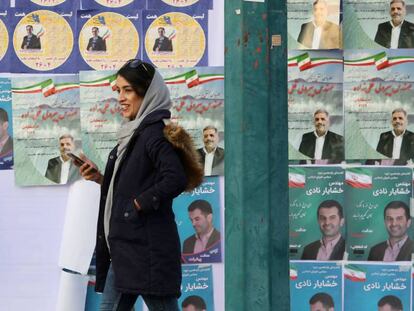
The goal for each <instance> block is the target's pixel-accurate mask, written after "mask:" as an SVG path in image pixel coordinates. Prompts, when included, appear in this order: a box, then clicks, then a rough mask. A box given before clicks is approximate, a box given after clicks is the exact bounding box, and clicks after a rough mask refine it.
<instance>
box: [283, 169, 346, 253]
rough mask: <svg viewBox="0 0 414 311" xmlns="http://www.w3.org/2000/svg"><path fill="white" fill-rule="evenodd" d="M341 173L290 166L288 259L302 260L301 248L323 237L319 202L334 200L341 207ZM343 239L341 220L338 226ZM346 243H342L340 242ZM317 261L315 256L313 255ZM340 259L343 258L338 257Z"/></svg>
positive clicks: (308, 247)
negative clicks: (319, 217) (319, 216)
mask: <svg viewBox="0 0 414 311" xmlns="http://www.w3.org/2000/svg"><path fill="white" fill-rule="evenodd" d="M344 198H345V195H344V170H343V169H342V168H341V167H328V166H325V167H323V166H308V167H305V166H290V167H289V253H290V258H291V259H301V258H302V257H303V256H304V255H306V257H308V258H307V259H310V258H309V256H310V255H307V254H304V249H305V248H306V250H307V251H308V252H309V250H310V248H312V245H313V244H315V242H317V243H318V241H320V240H321V238H322V232H321V229H320V225H319V222H318V207H319V205H320V204H321V203H322V202H325V201H327V200H335V201H336V202H337V203H339V204H340V205H341V207H342V208H343V213H344V212H345V205H344ZM339 229H340V232H341V235H342V238H343V239H345V225H344V221H343V222H342V223H341V224H340V228H339ZM343 243H345V241H344V242H343ZM314 257H315V258H312V259H316V253H315V256H314ZM341 259H342V258H341Z"/></svg>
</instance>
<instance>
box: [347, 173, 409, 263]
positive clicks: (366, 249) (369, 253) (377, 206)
mask: <svg viewBox="0 0 414 311" xmlns="http://www.w3.org/2000/svg"><path fill="white" fill-rule="evenodd" d="M411 197H412V169H411V168H406V167H378V166H377V167H373V166H364V167H354V168H347V169H346V171H345V201H346V206H347V208H346V219H347V233H348V235H347V252H348V258H349V260H370V261H371V260H373V261H383V260H384V256H385V248H386V247H384V245H386V241H387V240H388V239H389V238H390V237H394V236H395V237H396V238H397V239H398V237H399V240H401V238H402V237H404V235H405V234H408V236H409V238H408V240H407V243H411V242H410V237H412V233H413V230H412V227H411V226H410V224H411V217H407V214H406V212H405V210H404V205H405V209H408V208H409V206H410V199H411ZM391 203H392V204H393V205H394V204H396V205H397V206H394V207H392V210H391V211H392V214H390V216H388V215H387V216H386V217H384V216H385V215H384V213H385V208H386V206H387V205H388V204H391ZM408 214H409V210H408ZM389 217H391V218H390V219H394V218H398V219H399V220H400V221H403V223H399V224H398V228H397V227H393V225H392V221H391V223H389V222H388V221H387V219H388V218H389ZM407 218H409V219H407ZM396 230H397V231H398V232H396ZM401 246H402V245H401ZM404 250H405V251H403V252H401V253H400V254H399V256H398V257H397V259H396V260H397V261H401V260H411V252H412V251H410V247H408V249H407V247H405V248H404Z"/></svg>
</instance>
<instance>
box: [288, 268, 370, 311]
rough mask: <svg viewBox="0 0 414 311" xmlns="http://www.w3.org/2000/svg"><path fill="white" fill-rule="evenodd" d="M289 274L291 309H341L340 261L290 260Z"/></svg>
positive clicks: (296, 310)
mask: <svg viewBox="0 0 414 311" xmlns="http://www.w3.org/2000/svg"><path fill="white" fill-rule="evenodd" d="M289 274H290V310H291V311H303V310H322V308H320V305H318V301H324V302H325V306H329V307H328V308H326V310H342V263H340V262H337V263H335V262H327V261H323V262H322V261H321V262H317V261H312V262H305V261H297V260H291V261H290V271H289ZM318 307H319V308H318ZM324 309H325V308H324ZM367 310H368V309H367ZM369 310H371V309H369Z"/></svg>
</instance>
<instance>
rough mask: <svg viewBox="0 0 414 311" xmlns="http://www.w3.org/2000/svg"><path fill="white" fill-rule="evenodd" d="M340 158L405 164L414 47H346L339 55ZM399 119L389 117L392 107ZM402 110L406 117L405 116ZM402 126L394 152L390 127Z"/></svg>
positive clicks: (413, 107)
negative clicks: (341, 70) (341, 63)
mask: <svg viewBox="0 0 414 311" xmlns="http://www.w3.org/2000/svg"><path fill="white" fill-rule="evenodd" d="M344 59H345V63H344V65H345V66H344V107H345V109H344V110H345V120H346V124H345V128H346V131H345V135H346V137H345V142H346V146H345V154H346V159H351V160H356V159H374V160H377V161H378V162H379V163H381V160H391V159H394V160H395V161H382V162H385V163H388V162H389V163H390V164H398V165H405V164H407V162H411V161H412V158H413V157H414V147H413V146H414V145H413V144H412V143H411V140H414V134H413V133H412V132H414V103H413V101H412V98H413V96H414V89H413V86H414V83H413V78H412V74H411V73H412V70H414V50H387V51H384V50H363V51H360V50H349V51H345V54H344ZM395 110H398V111H399V113H398V115H400V116H403V119H405V122H403V123H402V124H400V123H401V122H400V121H399V120H398V119H397V120H396V121H395V122H393V120H392V119H393V117H394V115H393V114H392V112H393V111H395ZM405 115H406V116H405ZM396 129H397V130H403V129H404V130H405V132H404V136H403V137H404V138H403V140H404V142H402V144H401V147H400V153H399V154H394V151H395V150H393V136H394V135H393V132H392V131H395V130H396Z"/></svg>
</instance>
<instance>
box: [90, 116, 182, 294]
mask: <svg viewBox="0 0 414 311" xmlns="http://www.w3.org/2000/svg"><path fill="white" fill-rule="evenodd" d="M169 117H170V112H169V111H168V110H157V111H154V112H153V113H151V114H149V115H148V116H147V117H146V118H145V119H144V120H143V121H142V123H141V125H140V126H139V127H138V129H137V130H136V131H135V133H134V134H133V136H132V138H131V140H130V142H129V145H128V146H127V148H126V151H125V153H124V158H123V159H122V162H121V164H120V167H119V169H118V171H117V175H116V176H115V180H114V192H113V204H112V213H111V219H110V229H109V236H108V240H109V245H110V254H109V252H108V248H107V245H106V241H105V235H104V225H103V219H104V209H105V199H106V194H107V193H108V188H109V184H110V181H111V177H112V173H113V170H114V164H115V160H116V151H117V148H116V147H115V148H114V149H113V150H112V151H111V153H110V155H109V159H108V162H107V165H106V169H105V174H104V180H103V184H102V188H101V201H100V209H99V219H98V232H97V244H96V290H97V291H98V292H102V291H103V289H104V286H105V279H106V275H107V272H108V267H109V264H110V260H112V267H113V269H114V272H115V286H116V288H117V289H118V290H119V291H120V292H123V293H134V294H143V295H157V296H170V295H173V296H179V295H180V285H181V264H180V256H181V253H180V240H179V237H178V231H177V226H176V223H175V219H174V213H173V211H172V200H173V198H174V197H176V196H177V195H179V194H180V193H181V192H182V191H183V190H184V188H185V186H186V183H187V178H186V176H185V172H184V168H183V165H182V163H181V161H180V158H179V157H178V155H177V153H176V152H175V150H174V149H173V147H172V145H171V144H170V143H169V142H168V141H167V140H166V138H165V137H164V134H163V128H164V122H163V121H162V119H164V118H169ZM134 199H136V200H137V202H138V203H139V205H140V207H141V210H140V211H138V210H137V209H136V208H135V206H134Z"/></svg>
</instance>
